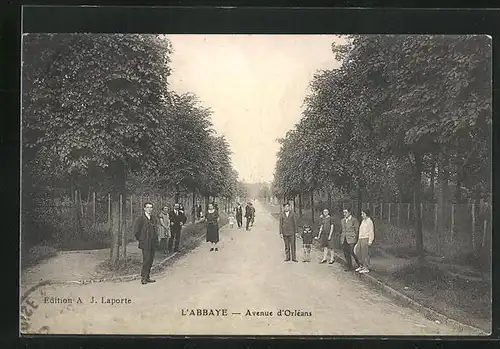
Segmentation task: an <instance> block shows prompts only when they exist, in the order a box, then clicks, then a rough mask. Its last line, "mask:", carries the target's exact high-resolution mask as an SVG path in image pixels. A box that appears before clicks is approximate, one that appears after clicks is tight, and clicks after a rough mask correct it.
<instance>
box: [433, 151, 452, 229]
mask: <svg viewBox="0 0 500 349" xmlns="http://www.w3.org/2000/svg"><path fill="white" fill-rule="evenodd" d="M438 166H439V169H438V180H439V188H438V192H437V193H436V194H437V198H436V203H437V207H438V222H437V225H438V233H443V232H444V231H445V221H446V218H447V214H446V213H447V203H448V192H449V189H448V176H449V174H448V170H447V159H446V156H445V154H444V153H442V152H441V153H440V154H439V164H438Z"/></svg>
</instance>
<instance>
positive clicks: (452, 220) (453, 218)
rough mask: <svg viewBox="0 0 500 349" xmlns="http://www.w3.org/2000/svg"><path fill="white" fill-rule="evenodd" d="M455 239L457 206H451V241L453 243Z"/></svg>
mask: <svg viewBox="0 0 500 349" xmlns="http://www.w3.org/2000/svg"><path fill="white" fill-rule="evenodd" d="M454 237H455V204H451V229H450V240H451V241H453V238H454Z"/></svg>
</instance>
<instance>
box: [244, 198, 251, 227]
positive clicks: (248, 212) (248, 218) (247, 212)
mask: <svg viewBox="0 0 500 349" xmlns="http://www.w3.org/2000/svg"><path fill="white" fill-rule="evenodd" d="M245 218H246V223H247V224H246V228H247V230H250V223H251V222H252V203H250V202H249V203H247V206H246V207H245Z"/></svg>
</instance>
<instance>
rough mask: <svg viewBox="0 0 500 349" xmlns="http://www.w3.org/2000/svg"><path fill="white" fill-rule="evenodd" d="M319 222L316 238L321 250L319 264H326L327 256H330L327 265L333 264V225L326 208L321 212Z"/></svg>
mask: <svg viewBox="0 0 500 349" xmlns="http://www.w3.org/2000/svg"><path fill="white" fill-rule="evenodd" d="M320 222H321V225H320V227H319V233H318V236H317V237H316V239H317V240H319V241H320V244H321V247H322V248H323V259H322V260H321V262H320V263H326V262H327V258H328V254H330V261H328V263H329V264H333V263H334V262H335V254H334V253H333V248H334V241H335V240H334V232H335V225H334V223H333V218H332V217H331V216H330V212H329V211H328V209H327V208H325V209H324V210H323V214H322V215H321V219H320Z"/></svg>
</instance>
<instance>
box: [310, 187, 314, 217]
mask: <svg viewBox="0 0 500 349" xmlns="http://www.w3.org/2000/svg"><path fill="white" fill-rule="evenodd" d="M311 222H312V223H314V189H313V190H311Z"/></svg>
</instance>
